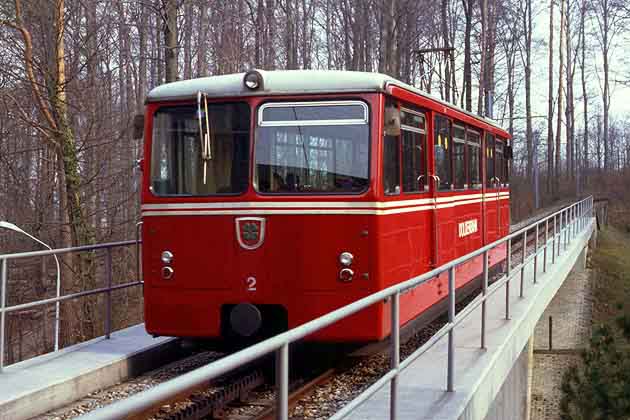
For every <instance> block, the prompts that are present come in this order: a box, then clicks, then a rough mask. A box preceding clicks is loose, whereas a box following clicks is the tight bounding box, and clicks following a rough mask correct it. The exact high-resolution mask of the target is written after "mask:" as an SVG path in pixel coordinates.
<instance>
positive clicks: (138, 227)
mask: <svg viewBox="0 0 630 420" xmlns="http://www.w3.org/2000/svg"><path fill="white" fill-rule="evenodd" d="M141 229H142V222H138V223H136V277H137V280H138V281H140V280H142V273H141V272H140V271H141V268H140V267H141V265H140V241H141Z"/></svg>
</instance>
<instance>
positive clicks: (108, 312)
mask: <svg viewBox="0 0 630 420" xmlns="http://www.w3.org/2000/svg"><path fill="white" fill-rule="evenodd" d="M105 270H106V271H107V293H106V295H105V305H106V307H105V338H108V339H109V338H110V336H111V333H112V276H113V274H112V249H111V248H107V259H106V260H105Z"/></svg>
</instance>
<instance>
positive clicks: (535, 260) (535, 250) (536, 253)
mask: <svg viewBox="0 0 630 420" xmlns="http://www.w3.org/2000/svg"><path fill="white" fill-rule="evenodd" d="M538 233H539V232H538V223H536V241H535V243H534V247H535V248H534V284H536V280H537V278H538V277H537V276H538Z"/></svg>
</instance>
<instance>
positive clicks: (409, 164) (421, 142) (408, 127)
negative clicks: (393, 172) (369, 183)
mask: <svg viewBox="0 0 630 420" xmlns="http://www.w3.org/2000/svg"><path fill="white" fill-rule="evenodd" d="M425 122H426V121H425V117H424V115H423V114H422V113H420V112H417V111H413V110H409V109H402V110H401V113H400V128H401V132H400V135H401V138H402V147H403V150H402V156H403V167H402V176H403V191H404V192H405V193H413V192H420V191H424V190H425V186H426V179H427V173H426V165H425V162H426V158H425V156H426V153H425V152H426V141H427V138H426V132H425Z"/></svg>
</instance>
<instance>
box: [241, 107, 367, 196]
mask: <svg viewBox="0 0 630 420" xmlns="http://www.w3.org/2000/svg"><path fill="white" fill-rule="evenodd" d="M330 105H332V106H342V105H361V107H362V108H363V115H364V118H363V119H339V120H305V121H264V119H263V116H264V114H263V111H264V110H265V109H267V108H284V107H287V106H289V107H291V106H293V107H300V106H302V107H308V106H330ZM370 111H371V107H370V104H369V103H367V102H366V101H365V100H363V99H341V100H340V99H332V100H326V99H321V98H317V99H309V98H304V100H302V101H296V100H292V101H277V100H276V101H274V100H270V101H267V102H263V103H261V104H259V105H258V107H257V109H256V112H255V115H256V121H254V122H253V125H254V131H253V132H252V133H251V135H252V145H251V148H250V149H251V154H252V158H251V173H252V176H251V181H250V183H251V186H252V189H253V190H254V192H255V193H256V194H258V195H264V196H298V197H313V196H347V195H351V196H361V195H364V194H366V193H367V192H368V191H370V188H371V182H372V178H373V175H372V166H371V164H372V146H373V145H372V126H371V120H370V118H371V117H373V116H372V115H371V113H370ZM302 122H303V123H304V124H302ZM322 125H335V126H343V125H366V126H367V131H368V135H367V149H368V150H367V154H368V159H367V163H366V166H367V182H366V186H365V188H364V189H362V190H360V191H338V192H292V191H281V192H270V191H260V190H259V188H258V173H257V171H256V165H257V164H256V146H257V143H258V136H257V132H258V130H257V129H258V128H260V127H297V126H322Z"/></svg>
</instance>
